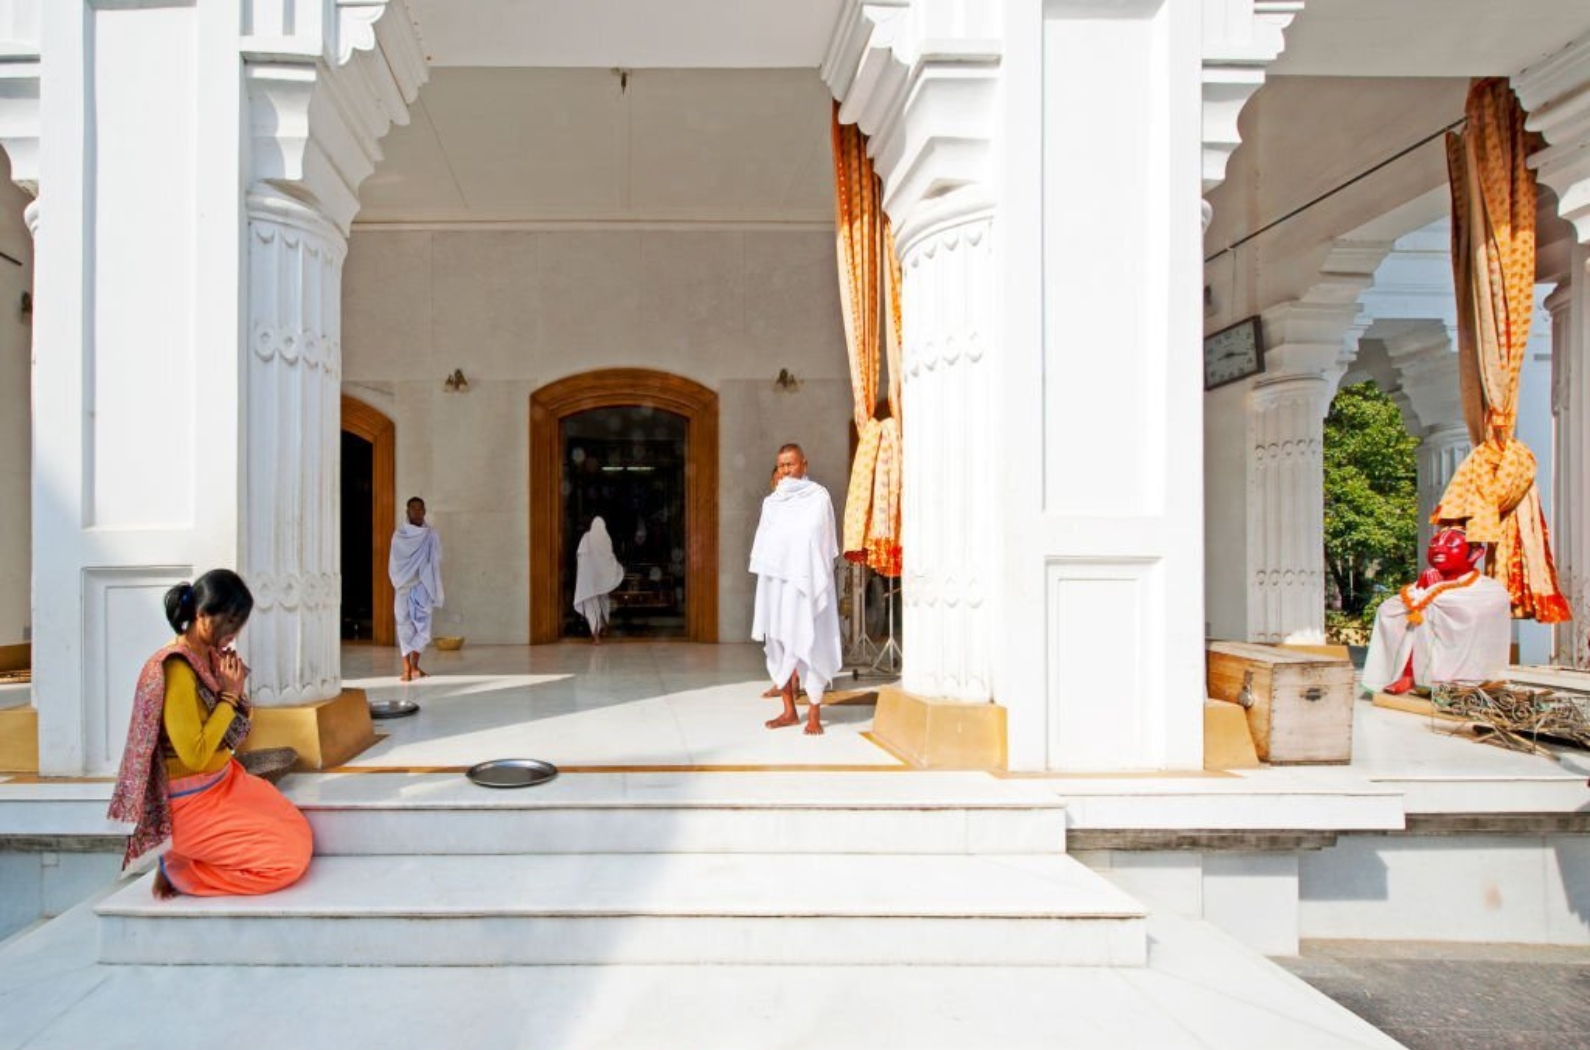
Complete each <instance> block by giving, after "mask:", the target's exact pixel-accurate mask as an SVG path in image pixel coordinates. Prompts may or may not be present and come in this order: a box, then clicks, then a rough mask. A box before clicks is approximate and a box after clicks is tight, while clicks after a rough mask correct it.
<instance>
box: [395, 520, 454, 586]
mask: <svg viewBox="0 0 1590 1050" xmlns="http://www.w3.org/2000/svg"><path fill="white" fill-rule="evenodd" d="M386 571H387V575H388V576H390V577H391V578H392V586H393V587H394V588H396V589H397V590H399V591H401V590H402V589H403V588H405V587H419V588H421V589H423V590H424V592H425V594H426V596H427V597H429V598H430V604H432V605H441V604H442V539H441V537H440V536H438V535H437V534H436V530H435V529H433V528H431V527H430V526H429V525H412V524H410V523H409V522H406V521H405V522H404V523H403V524H401V525H399V526H398V527H397V531H396V532H394V533H393V534H392V556H391V557H390V558H388V559H387V563H386Z"/></svg>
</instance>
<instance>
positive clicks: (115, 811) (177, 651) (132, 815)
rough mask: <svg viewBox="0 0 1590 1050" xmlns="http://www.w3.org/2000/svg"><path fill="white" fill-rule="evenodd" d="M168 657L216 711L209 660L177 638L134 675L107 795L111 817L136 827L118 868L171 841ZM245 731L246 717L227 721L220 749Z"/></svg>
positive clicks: (209, 708) (215, 688)
mask: <svg viewBox="0 0 1590 1050" xmlns="http://www.w3.org/2000/svg"><path fill="white" fill-rule="evenodd" d="M172 656H180V657H181V658H182V659H184V660H186V661H187V662H188V666H190V667H192V668H193V673H194V675H195V676H196V677H197V678H198V680H199V699H200V701H202V702H203V704H204V708H205V710H206V711H214V710H215V705H216V701H217V698H218V696H219V694H220V692H221V684H220V682H218V681H216V679H215V676H214V675H213V674H212V673H211V671H210V668H209V666H208V664H209V661H207V660H205V659H203V658H202V657H200V656H199V654H198V653H195V652H194V651H193V650H192V649H189V648H188V646H187V644H186V643H185V642H183V640H182V639H180V638H179V639H177V640H176V641H175V642H173V643H172V644H170V645H168V646H166V647H165V648H164V649H162V650H160V651H159V652H157V653H155V655H153V656H151V657H150V658H149V660H148V662H147V663H145V664H144V669H143V671H142V672H141V673H140V674H139V675H138V691H137V693H136V694H135V695H134V697H133V710H132V720H131V721H130V722H129V723H128V726H127V749H126V750H125V751H123V752H122V756H121V772H120V773H118V774H117V776H116V790H115V792H114V793H113V794H112V795H111V797H110V819H112V820H118V821H121V822H122V823H124V824H132V825H135V826H134V828H133V831H132V834H131V835H129V836H128V837H127V852H126V854H125V855H124V856H123V857H122V867H123V868H125V867H126V866H127V865H129V864H131V863H132V862H133V861H134V860H136V859H137V858H139V857H141V856H143V855H144V854H145V853H148V852H149V851H150V850H152V849H156V848H158V847H159V846H160V845H161V844H162V843H164V842H165V841H166V840H167V839H169V838H170V837H171V808H170V805H169V803H168V802H167V799H166V763H165V761H164V760H163V759H162V757H161V754H160V742H161V740H162V738H163V734H164V731H165V725H164V715H165V709H166V670H165V662H166V659H167V658H168V657H172ZM248 730H249V720H248V717H247V716H245V715H244V714H243V713H242V712H239V713H238V715H237V717H236V718H234V719H232V725H231V727H230V728H229V729H228V730H227V731H226V736H225V737H224V738H223V739H222V741H221V743H222V745H223V746H225V747H229V748H232V749H233V750H236V749H237V747H238V745H240V744H242V743H243V739H244V738H245V737H247V736H248Z"/></svg>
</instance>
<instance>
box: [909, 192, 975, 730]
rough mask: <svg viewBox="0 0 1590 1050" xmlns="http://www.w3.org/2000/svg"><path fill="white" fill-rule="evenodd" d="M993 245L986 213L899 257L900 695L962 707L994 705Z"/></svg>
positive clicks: (937, 229) (935, 231)
mask: <svg viewBox="0 0 1590 1050" xmlns="http://www.w3.org/2000/svg"><path fill="white" fill-rule="evenodd" d="M993 234H994V229H993V218H992V214H991V210H990V209H988V208H986V207H984V208H977V209H975V210H973V211H971V212H970V213H969V214H962V215H959V216H956V217H952V218H948V219H946V220H945V221H943V222H941V223H937V224H935V225H932V226H929V227H926V228H923V229H920V230H918V231H915V232H914V234H913V236H912V237H911V239H910V240H908V241H905V242H903V243H901V244H900V245H899V250H900V258H901V267H902V270H903V272H904V280H905V287H904V295H903V309H904V315H903V320H904V325H905V331H906V332H907V333H908V338H907V339H906V342H905V347H904V349H905V360H904V367H905V375H904V377H903V390H902V397H903V399H904V405H903V407H902V415H903V417H904V424H905V434H904V438H905V447H906V449H907V450H908V454H907V455H906V457H905V478H904V499H905V506H904V508H903V511H904V514H903V521H904V524H905V528H906V529H907V530H908V532H907V535H906V537H905V544H904V549H905V555H904V556H905V573H904V585H905V586H904V594H905V623H904V626H905V636H906V639H907V659H906V661H905V668H904V672H905V674H904V680H903V684H904V686H905V688H906V689H908V690H911V691H912V692H916V693H921V694H923V695H927V696H946V697H951V698H954V699H958V700H988V699H990V698H991V697H992V695H993V693H992V689H993V674H992V668H991V666H990V660H991V651H990V645H989V638H990V631H991V628H990V624H989V616H990V608H989V602H988V598H989V591H990V586H991V580H990V574H991V572H992V561H993V557H994V550H995V544H996V543H997V539H998V537H997V534H996V530H995V521H994V514H993V508H994V505H995V502H996V500H995V498H994V471H993V469H992V466H993V464H994V463H995V461H996V459H997V458H998V457H997V455H996V449H995V448H994V435H995V430H994V429H993V428H992V427H991V426H989V418H990V415H991V413H992V412H993V409H994V404H993V394H992V380H991V378H990V370H991V369H993V368H994V367H995V366H994V362H993V361H991V360H990V357H991V354H990V351H991V339H990V337H991V335H992V332H993V330H994V327H995V324H996V323H997V317H996V316H995V314H994V308H995V307H994V304H995V298H996V297H995V294H994V289H995V280H994V269H993V266H994V261H993V260H994V244H993Z"/></svg>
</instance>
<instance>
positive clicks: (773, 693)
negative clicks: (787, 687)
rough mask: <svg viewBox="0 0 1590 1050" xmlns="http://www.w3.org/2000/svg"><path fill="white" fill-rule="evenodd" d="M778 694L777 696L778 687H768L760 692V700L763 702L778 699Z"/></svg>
mask: <svg viewBox="0 0 1590 1050" xmlns="http://www.w3.org/2000/svg"><path fill="white" fill-rule="evenodd" d="M778 694H779V688H778V686H776V685H770V686H768V687H767V688H766V689H765V690H763V691H762V699H763V700H774V699H777V698H778Z"/></svg>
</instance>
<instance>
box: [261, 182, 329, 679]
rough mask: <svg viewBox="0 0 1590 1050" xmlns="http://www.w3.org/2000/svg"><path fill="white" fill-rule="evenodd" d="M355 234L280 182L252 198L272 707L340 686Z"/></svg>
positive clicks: (266, 649)
mask: <svg viewBox="0 0 1590 1050" xmlns="http://www.w3.org/2000/svg"><path fill="white" fill-rule="evenodd" d="M346 254H347V238H346V237H344V236H343V234H342V231H341V230H340V229H338V228H337V226H336V225H335V224H333V223H332V222H330V221H329V220H328V219H327V218H326V217H325V216H324V215H322V214H321V213H320V212H318V211H316V210H315V209H314V208H311V207H309V206H308V205H306V204H304V203H302V202H300V201H298V200H296V199H294V198H292V197H289V196H287V195H285V194H283V193H280V192H278V191H275V190H272V189H270V188H269V187H266V186H263V185H258V186H256V187H255V188H254V190H253V191H251V192H250V193H249V195H248V274H249V298H248V349H249V353H248V355H247V362H248V363H247V369H246V373H245V376H244V381H243V385H244V389H245V410H244V421H243V423H244V432H245V437H244V446H243V454H244V477H243V502H244V506H245V508H246V513H245V514H244V516H243V521H242V532H243V542H242V549H241V551H240V552H239V555H240V556H239V565H240V567H241V571H242V573H243V575H244V577H245V578H246V579H248V581H249V583H250V585H251V586H252V587H253V590H254V596H255V601H256V605H255V611H254V616H253V619H252V620H250V622H249V629H248V632H247V635H246V639H247V655H248V657H249V659H250V662H251V666H252V668H253V676H252V679H251V684H252V688H253V690H254V699H255V700H256V701H257V702H258V703H260V704H264V705H267V706H269V705H274V704H293V703H303V702H306V701H311V700H323V699H326V698H328V697H332V696H335V695H336V694H337V692H338V690H339V689H340V688H341V679H340V671H339V657H338V651H337V644H338V642H337V639H338V636H339V635H338V630H337V615H338V608H339V603H340V602H341V596H342V584H341V579H342V577H341V567H340V562H341V551H340V546H339V539H338V537H339V535H340V533H339V529H338V518H339V514H340V504H341V499H340V495H339V491H340V490H339V488H338V485H339V476H338V475H339V471H340V469H341V457H340V455H339V452H338V444H337V442H338V438H339V432H340V431H339V423H338V419H339V416H340V412H341V408H340V405H341V401H340V394H341V390H340V384H341V378H342V262H343V259H344V257H345V256H346Z"/></svg>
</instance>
